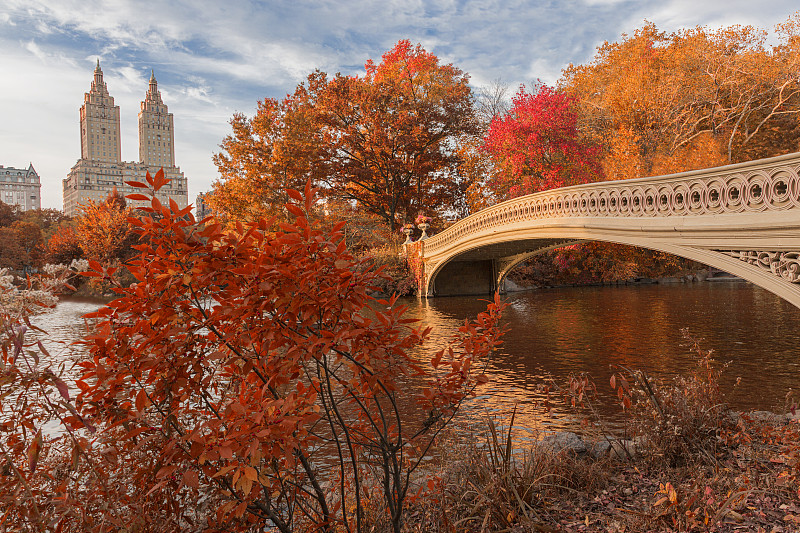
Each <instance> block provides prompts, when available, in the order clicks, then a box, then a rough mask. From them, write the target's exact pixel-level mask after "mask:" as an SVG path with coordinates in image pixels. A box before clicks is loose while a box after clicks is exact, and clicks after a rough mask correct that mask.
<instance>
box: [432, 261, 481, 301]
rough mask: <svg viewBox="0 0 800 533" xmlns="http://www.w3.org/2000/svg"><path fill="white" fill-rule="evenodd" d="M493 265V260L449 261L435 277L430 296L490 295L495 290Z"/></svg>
mask: <svg viewBox="0 0 800 533" xmlns="http://www.w3.org/2000/svg"><path fill="white" fill-rule="evenodd" d="M495 263H496V261H495V260H493V259H484V260H481V261H450V262H449V263H447V264H446V265H444V267H443V268H442V270H441V272H439V274H438V275H437V276H436V279H435V280H434V283H433V290H432V292H433V294H432V295H431V296H472V295H476V294H492V293H493V292H494V291H495V289H496V288H497V286H496V279H497V265H496V264H495Z"/></svg>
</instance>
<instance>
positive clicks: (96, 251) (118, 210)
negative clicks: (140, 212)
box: [77, 187, 136, 264]
mask: <svg viewBox="0 0 800 533" xmlns="http://www.w3.org/2000/svg"><path fill="white" fill-rule="evenodd" d="M82 207H83V213H82V214H81V216H80V217H79V218H78V228H77V234H78V243H79V244H80V247H81V249H82V250H83V252H84V254H85V256H86V258H87V259H91V260H94V261H99V262H101V263H105V264H109V263H112V262H116V261H125V260H126V259H128V258H129V257H130V256H131V255H132V253H133V251H132V249H131V246H132V245H133V244H134V243H135V242H136V235H135V234H134V232H133V227H132V226H131V223H130V217H131V212H132V210H131V209H130V208H129V207H127V203H126V202H125V198H123V197H122V195H120V194H119V192H117V189H116V187H115V188H114V190H113V191H112V192H111V193H110V194H109V195H108V198H106V199H105V201H103V202H100V203H98V202H94V201H93V200H89V201H87V203H86V205H83V206H82Z"/></svg>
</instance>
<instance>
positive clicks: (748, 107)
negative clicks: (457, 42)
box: [561, 14, 800, 179]
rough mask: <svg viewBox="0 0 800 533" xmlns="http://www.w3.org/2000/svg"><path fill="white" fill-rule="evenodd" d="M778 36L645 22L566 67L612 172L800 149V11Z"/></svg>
mask: <svg viewBox="0 0 800 533" xmlns="http://www.w3.org/2000/svg"><path fill="white" fill-rule="evenodd" d="M799 16H800V15H797V14H795V15H794V16H793V17H792V18H790V20H789V21H788V22H787V23H785V24H782V25H779V26H778V30H779V39H780V42H779V43H778V44H777V45H774V46H769V45H767V33H766V32H765V31H763V30H760V29H757V28H754V27H752V26H731V27H726V28H721V29H719V30H709V29H706V28H701V27H698V28H694V29H689V30H682V31H679V32H673V33H666V32H662V31H659V30H658V29H657V28H656V26H655V25H654V24H651V23H648V24H646V25H645V26H644V27H642V28H640V29H638V30H637V31H636V32H634V34H633V35H630V36H623V38H622V39H621V40H620V41H618V42H615V43H608V42H606V43H605V44H604V45H603V46H601V47H600V48H599V49H598V52H597V55H596V56H595V58H594V59H593V60H592V62H590V63H589V64H587V65H577V66H575V65H572V66H570V67H569V68H568V69H566V70H565V72H564V78H563V80H562V82H561V83H562V85H563V87H564V88H565V89H566V90H567V91H569V92H570V93H571V94H573V95H575V97H576V98H577V102H578V104H579V106H580V114H581V124H582V127H583V128H584V129H585V130H586V132H587V134H588V135H590V136H591V137H592V138H593V140H594V141H595V142H596V143H597V144H599V145H601V146H603V147H604V149H605V154H604V170H605V173H606V176H607V177H608V178H609V179H622V178H634V177H640V176H645V175H650V174H660V173H671V172H678V171H683V170H690V169H695V168H702V167H710V166H714V165H717V164H723V163H727V162H736V161H742V160H746V159H753V158H758V157H768V156H772V155H778V154H781V153H786V152H790V151H794V150H796V149H797V148H798V140H800V136H799V135H798V134H800V131H798V128H797V117H798V114H800V59H798V58H799V57H800V54H798V44H797V42H798V36H799V35H800V32H798V22H797V20H798V17H799Z"/></svg>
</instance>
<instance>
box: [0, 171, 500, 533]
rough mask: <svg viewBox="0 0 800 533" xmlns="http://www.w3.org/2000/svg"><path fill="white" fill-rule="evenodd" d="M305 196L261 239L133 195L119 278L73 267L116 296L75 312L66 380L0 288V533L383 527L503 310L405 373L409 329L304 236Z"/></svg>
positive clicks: (322, 236)
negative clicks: (134, 213)
mask: <svg viewBox="0 0 800 533" xmlns="http://www.w3.org/2000/svg"><path fill="white" fill-rule="evenodd" d="M147 181H148V186H149V188H150V190H151V191H157V190H158V189H159V188H161V187H163V186H164V184H165V183H166V179H165V178H164V175H163V172H159V173H158V174H156V175H155V176H152V177H151V176H150V175H149V174H148V176H147ZM145 189H146V187H145ZM314 192H315V191H314V190H313V189H312V188H311V187H310V186H307V187H306V189H305V194H301V193H299V192H296V191H289V192H288V196H289V197H290V198H291V200H292V202H290V203H288V204H287V205H286V210H287V211H288V212H290V213H291V214H292V215H293V220H292V221H291V222H285V223H282V224H281V227H280V229H278V230H272V229H270V228H272V225H273V223H274V220H265V219H261V220H259V221H257V222H254V223H252V224H249V225H247V226H245V225H242V224H240V225H238V227H237V228H236V229H234V230H225V229H224V228H222V227H221V226H220V225H218V224H206V225H204V226H198V225H197V224H196V223H195V220H194V219H193V217H192V216H191V213H190V209H191V208H185V209H183V210H179V209H178V207H177V205H176V204H175V203H174V202H171V205H170V207H166V206H163V205H162V204H161V203H160V202H159V201H158V200H157V199H155V197H152V198H149V199H150V201H151V203H150V207H147V208H143V209H142V210H141V211H140V213H141V216H140V217H138V218H136V217H130V218H129V221H130V223H131V224H132V225H133V226H134V227H135V230H134V231H135V232H136V233H137V235H138V236H139V237H140V239H139V244H137V245H136V247H135V250H136V255H134V257H132V258H131V259H130V260H129V261H128V269H129V271H130V272H131V275H133V276H134V277H135V278H136V280H137V283H136V284H134V285H132V286H130V287H128V288H125V287H122V286H120V285H119V284H118V283H115V281H114V278H113V275H114V270H115V269H114V267H111V266H108V265H103V264H101V263H99V262H96V261H91V262H90V263H89V267H90V268H89V271H87V272H86V273H85V275H86V276H89V277H92V278H97V279H101V280H104V281H106V282H108V283H111V284H114V285H116V287H115V289H114V290H115V293H116V295H117V298H116V299H115V300H114V301H112V302H110V303H109V304H108V305H107V306H105V307H103V308H101V309H100V310H99V311H97V312H95V313H92V314H90V315H87V316H86V319H87V320H90V321H92V322H94V329H93V331H92V333H91V334H90V335H89V336H88V337H87V338H86V340H85V347H86V349H87V350H88V354H87V356H86V357H85V358H82V359H81V360H79V361H78V362H77V364H76V366H77V368H78V369H79V370H78V375H77V377H74V385H73V384H72V383H69V382H68V381H70V380H68V379H67V377H66V376H65V375H64V374H63V370H64V369H63V364H62V367H61V368H59V366H58V365H57V363H56V362H54V361H50V360H49V359H50V358H49V354H48V353H47V351H46V350H45V348H44V346H43V345H42V343H41V342H38V341H36V340H35V339H32V338H31V337H30V336H29V334H28V328H32V327H33V326H32V325H31V323H30V320H29V318H28V317H29V316H30V314H32V313H34V312H36V311H37V309H38V308H43V307H47V306H52V305H54V298H53V296H52V294H51V293H50V292H49V291H42V290H34V289H36V287H30V288H29V289H27V290H20V289H19V288H17V287H15V286H14V285H12V284H11V283H10V282H9V280H8V279H7V278H6V277H3V278H2V280H0V281H2V283H0V289H2V291H3V293H2V296H3V299H4V305H3V306H2V308H1V309H0V326H2V330H0V333H2V337H1V338H0V348H2V367H0V370H2V374H0V399H2V402H0V417H2V418H0V422H1V424H2V425H0V430H1V431H2V433H0V454H2V455H0V457H2V462H1V463H0V466H1V467H2V468H1V469H0V513H2V514H0V517H1V518H0V531H7V530H13V531H37V532H38V531H48V530H53V531H98V532H99V531H109V530H113V531H185V530H207V531H265V530H268V531H281V532H285V533H290V532H302V531H309V532H311V531H328V532H335V531H359V532H362V531H368V527H367V520H368V517H367V509H368V505H367V503H368V502H371V504H373V505H378V508H379V509H380V514H381V517H382V520H383V521H384V522H385V523H386V524H389V526H388V527H389V530H391V531H394V532H396V533H399V532H400V531H402V530H403V523H404V522H405V520H406V512H405V508H406V506H407V504H408V501H409V500H412V499H413V496H414V494H416V493H417V491H419V490H420V489H424V487H426V486H427V484H426V482H425V480H426V474H425V473H423V472H421V465H422V463H423V460H424V459H425V457H426V456H427V455H428V453H429V451H430V449H431V447H432V446H433V445H434V443H435V441H436V437H437V435H438V434H439V433H440V432H441V431H442V430H443V429H444V428H445V427H446V426H447V425H448V423H449V422H450V420H451V419H452V418H453V416H454V415H455V414H456V412H457V411H458V409H459V407H460V406H461V403H462V402H463V400H464V399H465V398H467V397H468V396H470V395H471V394H473V391H474V389H475V387H476V386H477V385H478V384H480V383H482V382H485V381H486V377H485V376H484V375H483V373H482V369H483V366H484V364H485V360H486V359H487V358H488V357H489V355H490V354H491V353H492V352H493V351H494V350H495V349H496V348H497V346H498V345H499V344H500V339H501V337H502V334H503V330H502V327H501V326H500V324H499V318H500V312H501V310H502V308H503V304H501V303H499V301H498V300H495V302H493V303H490V304H489V305H488V307H487V310H486V312H484V313H481V314H480V315H479V316H478V317H477V318H476V319H475V320H474V321H472V322H467V323H465V324H464V325H463V326H462V327H461V328H459V330H458V332H457V333H456V335H455V336H454V337H453V339H452V341H451V342H450V343H448V344H447V346H445V347H443V348H442V349H441V350H440V351H438V352H437V353H436V354H434V355H433V357H432V358H431V359H430V360H429V361H427V362H423V361H419V360H418V359H417V358H416V357H415V355H414V354H415V353H416V352H417V349H418V348H419V347H420V346H421V345H422V343H423V342H424V340H425V338H426V337H427V335H428V333H429V331H426V330H419V329H414V328H413V327H411V325H410V324H409V321H408V320H406V319H404V317H403V314H404V311H405V308H404V307H403V306H401V305H398V304H397V302H396V298H390V299H389V300H388V301H387V300H375V299H374V298H372V297H371V296H370V295H369V293H370V292H372V291H374V289H375V287H374V282H375V280H377V279H379V278H380V277H381V276H382V274H381V272H380V270H377V269H375V268H374V267H373V265H371V264H367V263H365V261H364V260H359V259H357V258H356V257H355V256H353V255H352V254H351V253H350V252H349V251H348V250H347V248H346V246H345V245H344V242H343V237H344V236H343V234H342V233H341V227H342V226H341V224H340V225H338V226H336V227H334V228H333V229H332V230H331V232H330V233H329V234H328V233H326V232H324V231H322V230H320V229H318V228H317V227H315V226H313V225H311V223H310V218H309V216H308V214H309V213H310V212H311V211H312V208H313V206H314ZM132 198H134V199H140V200H141V199H145V198H148V197H147V196H145V195H132ZM6 299H8V300H9V301H10V302H17V303H19V305H16V304H15V305H5V300H6ZM29 300H30V302H29ZM409 381H413V382H414V383H415V389H417V390H419V391H420V394H419V396H418V397H410V395H409V394H408V393H407V392H405V387H404V385H405V384H406V383H408V382H409ZM377 502H380V503H377Z"/></svg>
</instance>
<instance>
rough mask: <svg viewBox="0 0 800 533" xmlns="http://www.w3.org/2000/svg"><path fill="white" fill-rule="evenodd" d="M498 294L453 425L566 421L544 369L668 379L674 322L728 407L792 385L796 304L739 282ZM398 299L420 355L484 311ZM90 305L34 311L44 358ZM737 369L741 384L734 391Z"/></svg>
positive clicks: (684, 351) (58, 351)
mask: <svg viewBox="0 0 800 533" xmlns="http://www.w3.org/2000/svg"><path fill="white" fill-rule="evenodd" d="M505 301H506V302H508V304H509V306H508V308H507V310H506V312H505V314H504V321H505V322H506V323H507V324H508V325H509V327H510V330H509V333H508V334H507V336H506V338H505V344H504V346H503V348H502V349H501V351H500V352H499V353H498V354H496V356H495V357H494V358H493V359H492V360H491V362H490V364H489V368H488V374H489V376H490V382H489V383H488V384H487V385H485V386H483V387H482V388H481V389H480V390H479V393H478V394H479V396H478V397H477V398H474V399H472V400H471V401H469V402H468V403H467V405H466V406H465V409H464V412H463V413H462V416H461V419H460V421H461V422H463V423H468V422H474V421H476V420H478V421H480V420H482V419H483V418H484V417H485V416H486V415H487V414H488V415H494V416H496V417H497V418H499V419H500V420H506V419H507V418H508V417H509V415H510V413H511V410H512V409H513V408H514V406H515V405H518V406H519V407H518V412H517V423H518V425H519V426H524V427H526V428H529V429H533V430H536V429H556V428H564V427H575V425H576V424H578V423H579V420H580V419H581V418H582V416H576V415H575V414H574V413H572V412H570V411H569V410H567V409H565V408H563V407H561V406H560V404H558V403H555V404H553V405H554V409H553V412H552V414H551V415H547V413H546V409H545V407H544V405H543V402H544V400H545V399H546V397H545V395H544V393H543V392H542V391H541V390H540V388H541V386H542V385H544V384H546V383H547V380H548V379H549V377H550V376H552V378H553V379H554V380H555V381H556V382H558V383H563V382H564V381H565V379H566V377H567V376H568V375H569V374H570V373H571V372H574V373H579V372H589V373H590V374H591V375H592V377H593V378H594V379H595V382H596V383H597V386H598V389H599V391H600V392H601V393H603V394H604V395H607V396H608V397H609V398H610V394H608V393H609V392H610V387H609V385H608V380H609V377H610V374H611V370H610V369H609V366H610V365H622V366H627V367H630V368H640V369H644V370H646V371H648V372H649V373H650V374H652V375H655V376H658V377H661V378H663V379H669V378H671V377H672V376H675V375H677V374H679V373H683V372H686V371H687V369H688V368H690V367H691V365H692V364H693V358H692V356H691V354H690V352H689V350H688V348H687V347H686V346H685V341H684V340H683V339H682V336H681V332H680V330H681V329H682V328H688V329H689V331H690V333H691V334H692V335H693V336H694V337H697V338H702V339H703V343H702V344H703V346H704V347H705V348H707V349H713V350H714V353H715V356H716V357H717V359H719V360H720V361H726V362H730V365H729V368H728V371H727V372H726V374H725V377H724V381H723V387H724V389H725V390H726V391H727V392H729V393H731V394H732V395H731V404H732V405H733V406H734V407H736V408H739V409H772V408H776V407H777V406H779V405H781V404H782V401H783V397H784V395H785V394H786V392H787V391H788V390H789V389H790V388H791V387H794V386H796V384H797V383H800V358H798V331H800V310H799V309H797V308H795V307H793V306H792V305H790V304H788V303H786V302H784V301H783V300H781V299H779V298H778V297H776V296H774V295H772V294H770V293H768V292H766V291H764V290H762V289H759V288H757V287H755V286H753V285H750V284H748V283H695V284H692V285H682V284H680V285H649V286H628V287H625V286H620V287H586V288H573V289H558V290H543V291H534V292H528V293H518V294H514V295H509V296H507V297H505ZM402 303H403V304H405V305H408V306H409V315H410V316H411V317H415V318H419V319H420V320H421V324H422V325H423V326H430V327H432V332H431V335H430V339H429V343H428V346H427V352H426V354H420V356H421V357H422V356H423V355H429V354H432V353H433V352H434V351H435V350H436V349H438V348H440V347H441V346H443V345H444V344H445V343H447V341H448V340H449V339H450V337H451V335H452V334H453V333H454V332H455V330H456V329H457V327H458V326H459V325H461V324H463V322H464V320H465V319H467V318H473V317H475V316H476V315H477V314H478V313H479V312H481V311H482V310H483V309H485V307H486V301H485V300H482V299H480V298H475V297H463V298H461V297H450V298H439V299H432V300H422V301H419V300H416V299H411V300H405V301H403V302H402ZM97 307H98V304H97V303H94V302H81V301H64V302H62V303H61V304H59V306H58V308H57V309H56V310H55V311H54V312H52V313H49V314H47V315H44V316H41V317H37V319H36V321H35V322H36V323H37V325H39V326H40V327H43V328H44V329H46V330H47V331H48V335H46V336H44V338H43V342H44V343H45V345H46V346H47V348H48V350H49V351H50V352H51V354H53V357H54V358H56V359H57V360H62V361H70V360H74V358H75V357H77V356H79V352H77V351H76V347H74V346H70V345H69V343H71V342H72V341H74V340H76V339H78V338H79V337H80V336H81V335H82V334H83V333H84V332H85V328H84V326H83V320H82V318H81V317H82V315H83V314H85V313H87V312H91V311H93V310H95V309H97ZM737 377H741V378H742V380H741V384H740V386H739V387H737V388H736V389H735V390H734V383H735V380H736V378H737ZM407 385H408V386H409V387H410V388H414V387H420V386H421V385H422V384H421V383H416V382H414V383H408V384H407ZM411 396H412V395H409V397H411ZM413 396H415V395H413ZM598 407H599V409H600V410H601V411H602V412H604V413H605V414H606V415H608V416H610V417H611V419H612V420H614V419H615V417H616V419H617V420H619V414H620V413H619V409H617V408H616V406H614V405H613V404H612V402H611V401H608V402H606V403H605V404H601V405H599V406H598Z"/></svg>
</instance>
